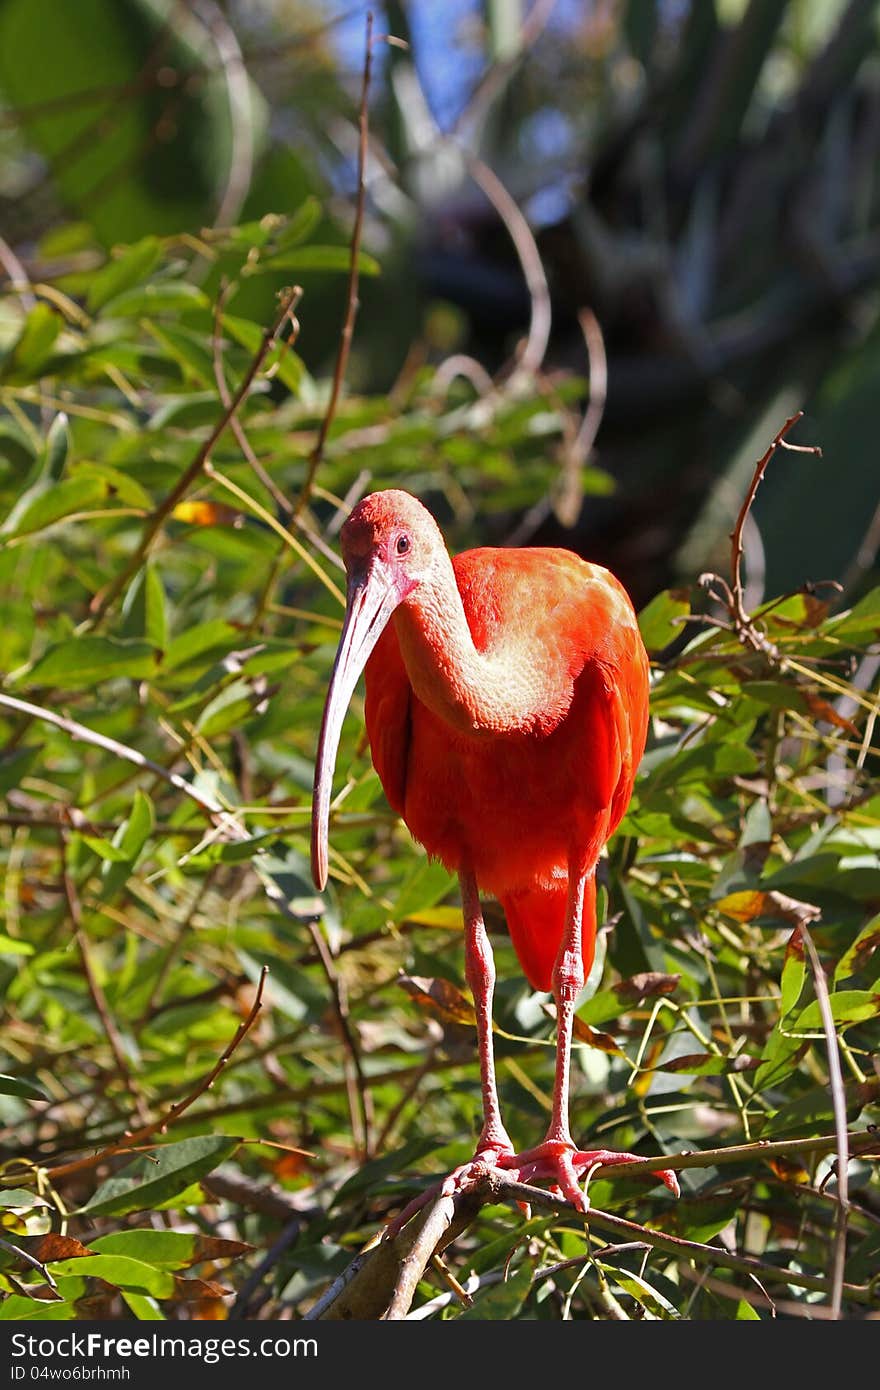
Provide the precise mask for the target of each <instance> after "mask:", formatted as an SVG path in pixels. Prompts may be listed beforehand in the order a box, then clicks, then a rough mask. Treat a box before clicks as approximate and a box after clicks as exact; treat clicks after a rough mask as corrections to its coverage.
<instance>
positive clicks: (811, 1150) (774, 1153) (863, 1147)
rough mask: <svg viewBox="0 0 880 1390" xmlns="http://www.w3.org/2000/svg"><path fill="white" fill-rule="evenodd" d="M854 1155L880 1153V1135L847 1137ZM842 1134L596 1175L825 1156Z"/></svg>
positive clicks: (650, 1161) (736, 1147)
mask: <svg viewBox="0 0 880 1390" xmlns="http://www.w3.org/2000/svg"><path fill="white" fill-rule="evenodd" d="M847 1141H848V1143H851V1152H852V1154H853V1156H856V1155H857V1154H859V1155H867V1154H870V1153H871V1151H872V1150H876V1151H877V1152H878V1153H880V1137H878V1136H877V1135H876V1134H870V1133H869V1134H860V1133H858V1132H852V1133H849V1134H847ZM839 1143H840V1138H839V1135H837V1134H836V1133H835V1134H830V1135H829V1134H824V1135H821V1136H819V1137H817V1138H815V1139H777V1140H773V1141H771V1140H766V1139H758V1140H756V1141H755V1143H753V1144H732V1145H731V1146H730V1147H729V1148H726V1149H696V1150H694V1151H693V1152H692V1153H681V1154H665V1155H663V1154H661V1155H658V1156H657V1157H654V1158H636V1159H633V1160H632V1161H631V1162H629V1163H625V1164H624V1163H622V1164H619V1165H618V1166H616V1167H613V1168H605V1167H600V1168H597V1169H596V1170H595V1174H594V1176H595V1175H596V1174H599V1173H601V1175H602V1177H603V1178H610V1177H613V1176H617V1177H619V1178H623V1177H637V1176H638V1175H639V1174H640V1173H655V1172H656V1171H657V1170H658V1169H659V1168H673V1169H675V1171H676V1172H681V1171H682V1170H683V1169H685V1168H717V1167H723V1166H724V1165H726V1164H728V1163H745V1162H748V1161H749V1160H750V1159H755V1158H760V1159H762V1160H767V1159H769V1158H779V1157H783V1158H790V1157H794V1156H795V1155H798V1154H817V1155H823V1154H828V1153H832V1152H833V1151H834V1149H835V1148H837V1147H838V1146H839Z"/></svg>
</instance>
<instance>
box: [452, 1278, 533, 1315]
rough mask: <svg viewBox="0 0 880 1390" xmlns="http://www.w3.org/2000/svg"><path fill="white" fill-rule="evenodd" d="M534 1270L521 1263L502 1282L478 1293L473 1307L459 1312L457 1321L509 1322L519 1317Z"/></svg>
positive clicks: (529, 1291)
mask: <svg viewBox="0 0 880 1390" xmlns="http://www.w3.org/2000/svg"><path fill="white" fill-rule="evenodd" d="M531 1289H532V1271H531V1268H530V1267H529V1265H527V1264H523V1265H520V1267H519V1269H518V1270H517V1271H516V1273H515V1274H511V1275H510V1277H509V1278H507V1279H505V1280H504V1281H503V1283H501V1284H493V1285H492V1286H491V1287H490V1288H488V1289H486V1290H485V1292H483V1293H481V1294H478V1295H477V1297H476V1298H475V1299H474V1303H473V1307H472V1308H465V1309H464V1311H463V1312H461V1313H459V1315H458V1318H457V1319H456V1321H458V1322H461V1321H464V1322H471V1321H482V1320H485V1321H489V1320H491V1321H492V1322H508V1321H509V1320H510V1319H511V1318H515V1317H517V1315H518V1314H519V1312H520V1309H521V1308H522V1306H523V1304H524V1303H525V1301H526V1299H527V1298H528V1296H529V1294H530V1293H531Z"/></svg>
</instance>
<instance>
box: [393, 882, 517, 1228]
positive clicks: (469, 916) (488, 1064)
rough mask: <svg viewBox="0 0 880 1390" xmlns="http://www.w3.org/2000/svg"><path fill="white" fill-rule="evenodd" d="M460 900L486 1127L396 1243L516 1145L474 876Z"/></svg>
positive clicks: (409, 1211)
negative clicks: (502, 1100)
mask: <svg viewBox="0 0 880 1390" xmlns="http://www.w3.org/2000/svg"><path fill="white" fill-rule="evenodd" d="M459 880H460V882H461V901H462V909H463V912H464V931H465V948H464V959H465V977H466V979H467V982H468V985H469V987H470V991H471V994H472V995H473V999H474V1011H475V1013H476V1017H477V1047H478V1049H479V1054H480V1089H481V1091H482V1093H483V1127H482V1129H481V1130H480V1137H479V1138H478V1140H477V1147H476V1152H475V1153H474V1156H473V1158H472V1159H471V1161H470V1162H469V1163H463V1164H462V1165H461V1166H460V1167H459V1168H456V1169H454V1170H453V1172H451V1173H450V1174H449V1176H448V1177H447V1178H445V1179H444V1180H443V1182H442V1183H439V1184H437V1185H436V1186H434V1187H431V1188H429V1189H428V1191H427V1192H423V1193H421V1194H420V1195H419V1196H418V1197H414V1198H413V1200H412V1201H411V1202H409V1203H408V1204H407V1205H406V1206H405V1207H404V1208H403V1210H402V1211H401V1212H400V1213H399V1214H398V1215H397V1216H396V1217H395V1218H394V1220H393V1221H390V1222H389V1223H388V1225H387V1226H386V1227H385V1232H384V1235H385V1238H386V1239H393V1237H394V1236H396V1235H397V1233H398V1231H400V1230H401V1229H402V1228H403V1227H404V1226H405V1225H406V1223H407V1221H409V1219H410V1217H411V1216H414V1215H415V1213H416V1212H417V1211H420V1210H421V1208H422V1207H424V1206H426V1205H427V1203H428V1202H429V1201H430V1200H432V1199H433V1198H435V1197H437V1196H443V1197H452V1196H454V1195H455V1194H456V1193H457V1192H465V1191H467V1189H468V1188H470V1187H474V1186H475V1185H476V1184H477V1183H478V1182H479V1181H480V1180H481V1179H482V1178H483V1177H484V1176H485V1175H486V1172H487V1171H488V1170H489V1169H491V1168H494V1167H499V1166H500V1164H501V1162H502V1161H505V1160H506V1162H505V1167H507V1166H509V1165H510V1163H511V1160H513V1159H514V1157H515V1156H514V1152H513V1145H512V1144H511V1142H510V1138H509V1136H508V1133H507V1130H506V1129H505V1128H504V1125H503V1124H502V1121H501V1106H500V1104H499V1101H498V1086H497V1083H496V1080H495V1048H494V1045H493V1042H492V995H493V992H494V989H495V958H494V956H493V954H492V947H491V944H490V942H489V936H488V933H487V931H486V924H485V922H484V921H483V909H482V908H481V906H480V892H479V889H478V887H477V880H476V878H475V877H474V875H473V874H472V873H471V872H470V871H465V870H462V872H461V873H460V874H459Z"/></svg>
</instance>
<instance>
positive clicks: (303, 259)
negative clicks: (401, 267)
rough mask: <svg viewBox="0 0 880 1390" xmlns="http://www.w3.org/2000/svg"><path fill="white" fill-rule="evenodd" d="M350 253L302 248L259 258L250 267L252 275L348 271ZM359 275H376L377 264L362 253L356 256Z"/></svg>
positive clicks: (340, 249)
mask: <svg viewBox="0 0 880 1390" xmlns="http://www.w3.org/2000/svg"><path fill="white" fill-rule="evenodd" d="M350 264H351V253H350V251H349V249H348V247H347V246H304V247H303V248H302V250H300V251H282V252H281V253H280V254H279V255H277V256H273V255H268V256H264V257H261V259H260V260H259V261H257V262H256V264H255V265H254V266H252V267H250V270H251V273H252V274H258V273H259V272H260V271H267V270H271V271H276V270H296V271H300V270H348V268H349V266H350ZM358 270H359V271H360V273H361V275H378V274H379V272H380V266H379V262H378V261H377V260H375V259H374V258H373V257H372V256H368V255H367V253H366V252H365V251H362V252H361V253H360V255H359V256H358Z"/></svg>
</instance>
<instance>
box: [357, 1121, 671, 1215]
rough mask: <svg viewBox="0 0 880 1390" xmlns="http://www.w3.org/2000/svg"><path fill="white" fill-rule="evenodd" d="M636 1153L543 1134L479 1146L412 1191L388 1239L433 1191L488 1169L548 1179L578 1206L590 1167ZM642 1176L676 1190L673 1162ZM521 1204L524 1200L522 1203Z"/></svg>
mask: <svg viewBox="0 0 880 1390" xmlns="http://www.w3.org/2000/svg"><path fill="white" fill-rule="evenodd" d="M639 1157H640V1155H639V1154H631V1153H618V1152H617V1151H616V1150H613V1149H578V1148H575V1146H574V1144H572V1143H567V1142H566V1141H565V1140H564V1139H545V1140H544V1141H543V1143H541V1144H538V1145H537V1146H536V1147H535V1148H533V1149H525V1150H523V1152H522V1153H514V1151H513V1148H512V1147H511V1148H509V1149H508V1148H498V1147H493V1148H488V1149H481V1150H478V1152H477V1153H476V1154H474V1157H473V1158H472V1159H471V1161H470V1162H469V1163H462V1164H461V1165H460V1166H459V1167H458V1168H455V1169H453V1171H452V1172H451V1173H450V1174H449V1176H448V1177H446V1178H444V1179H443V1181H442V1182H439V1183H435V1184H434V1186H433V1187H430V1188H428V1190H427V1191H426V1192H422V1193H420V1194H419V1196H418V1197H414V1198H413V1200H412V1201H411V1202H408V1203H407V1205H406V1206H405V1207H404V1208H403V1210H402V1211H401V1212H399V1213H398V1215H397V1216H395V1218H394V1220H393V1221H390V1222H389V1223H388V1225H387V1226H386V1227H385V1231H384V1235H385V1238H386V1239H388V1240H393V1239H394V1237H395V1236H396V1235H397V1234H398V1233H399V1232H400V1231H401V1230H402V1229H403V1227H404V1226H405V1225H406V1223H407V1221H409V1220H410V1218H411V1217H413V1216H415V1214H416V1212H418V1211H421V1210H422V1208H423V1207H425V1206H427V1205H428V1203H429V1202H432V1201H434V1200H435V1199H436V1198H437V1197H456V1196H458V1195H459V1194H461V1193H463V1192H468V1191H469V1190H470V1189H472V1188H474V1187H477V1186H478V1185H479V1184H480V1183H481V1182H482V1181H483V1180H484V1179H485V1178H486V1177H487V1176H488V1175H489V1174H490V1173H491V1172H492V1171H493V1169H494V1170H495V1171H499V1170H500V1171H501V1172H503V1173H506V1174H507V1176H508V1177H511V1178H513V1179H514V1181H515V1182H528V1183H532V1182H549V1184H550V1191H551V1192H553V1193H558V1194H559V1195H560V1196H561V1197H565V1198H567V1200H568V1201H569V1202H572V1203H573V1205H574V1206H575V1207H577V1209H578V1211H581V1212H584V1213H586V1212H587V1211H589V1207H590V1203H589V1199H588V1197H587V1194H586V1191H585V1190H584V1188H583V1187H582V1186H581V1180H582V1179H583V1178H586V1180H587V1184H589V1180H590V1178H591V1176H592V1174H593V1171H594V1169H596V1168H603V1167H608V1168H610V1167H613V1166H616V1165H617V1164H619V1163H633V1162H635V1161H637V1160H638V1159H639ZM639 1176H640V1177H644V1178H645V1180H646V1181H648V1182H650V1181H652V1180H659V1181H660V1182H662V1183H664V1185H665V1186H666V1187H668V1188H669V1191H670V1192H671V1193H672V1194H673V1196H674V1197H678V1196H680V1193H681V1189H680V1188H679V1185H678V1178H677V1177H676V1175H675V1173H674V1172H673V1170H672V1169H671V1168H657V1169H654V1170H653V1171H651V1172H649V1173H640V1174H639ZM519 1205H520V1207H522V1208H523V1210H525V1209H526V1208H525V1204H524V1203H522V1202H521V1203H520V1204H519Z"/></svg>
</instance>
